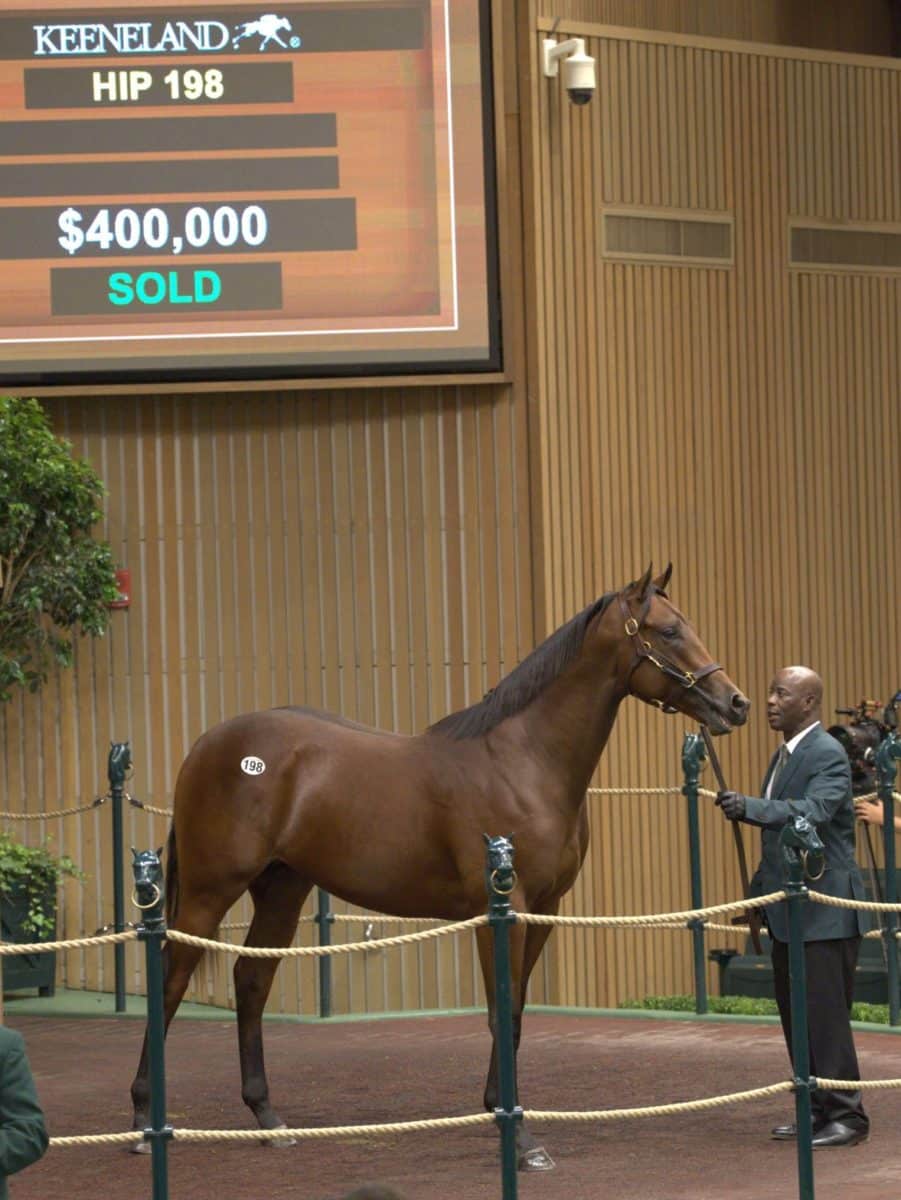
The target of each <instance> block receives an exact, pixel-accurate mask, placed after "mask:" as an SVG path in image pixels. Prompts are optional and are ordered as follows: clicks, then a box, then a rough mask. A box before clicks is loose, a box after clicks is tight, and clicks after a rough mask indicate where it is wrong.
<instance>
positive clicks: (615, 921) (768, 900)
mask: <svg viewBox="0 0 901 1200" xmlns="http://www.w3.org/2000/svg"><path fill="white" fill-rule="evenodd" d="M787 895H788V893H787V892H769V893H768V894H767V895H766V896H755V897H754V902H753V904H754V907H755V908H756V907H757V906H758V905H764V904H774V903H775V902H776V901H777V900H784V899H785V898H786V896H787ZM747 908H748V901H747V900H736V901H733V902H732V903H730V904H713V905H711V906H710V907H709V908H692V909H687V910H686V911H685V912H671V913H659V914H657V915H649V916H639V917H553V916H545V915H544V914H543V913H517V914H516V916H517V920H520V921H522V922H523V923H524V924H526V925H569V926H573V925H582V926H602V927H603V926H606V927H608V928H609V927H612V926H616V925H621V926H633V925H639V926H641V925H649V926H654V925H664V926H666V925H671V924H672V923H673V922H676V921H682V922H685V921H690V920H694V919H699V918H703V917H706V916H713V915H714V914H717V913H727V912H744V911H745V910H746V909H747ZM371 944H372V943H370V945H371Z"/></svg>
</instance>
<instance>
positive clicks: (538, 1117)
mask: <svg viewBox="0 0 901 1200" xmlns="http://www.w3.org/2000/svg"><path fill="white" fill-rule="evenodd" d="M794 1086H795V1085H794V1083H792V1082H791V1081H790V1080H788V1079H786V1080H783V1081H782V1083H771V1084H769V1085H768V1086H767V1087H761V1088H751V1090H750V1091H747V1092H730V1093H729V1094H728V1095H725V1096H708V1097H706V1099H703V1100H685V1101H682V1102H681V1103H679V1104H654V1105H651V1106H650V1107H648V1108H601V1109H596V1110H594V1111H592V1112H543V1111H538V1110H534V1109H529V1110H527V1111H526V1112H524V1113H523V1118H524V1119H525V1120H527V1121H620V1120H631V1119H632V1118H633V1117H666V1116H670V1115H671V1114H673V1113H684V1112H703V1111H704V1110H705V1109H708V1108H718V1107H719V1106H720V1105H722V1104H740V1103H742V1102H743V1101H746V1100H762V1099H765V1098H766V1097H768V1096H778V1095H780V1093H782V1092H790V1091H792V1090H793V1089H794Z"/></svg>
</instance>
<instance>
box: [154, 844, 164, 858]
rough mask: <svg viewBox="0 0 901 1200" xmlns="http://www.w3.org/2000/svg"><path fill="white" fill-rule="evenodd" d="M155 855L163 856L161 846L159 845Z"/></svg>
mask: <svg viewBox="0 0 901 1200" xmlns="http://www.w3.org/2000/svg"><path fill="white" fill-rule="evenodd" d="M156 856H157V858H162V857H163V847H162V846H160V847H159V849H158V850H157V852H156Z"/></svg>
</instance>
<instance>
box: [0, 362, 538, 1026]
mask: <svg viewBox="0 0 901 1200" xmlns="http://www.w3.org/2000/svg"><path fill="white" fill-rule="evenodd" d="M45 407H46V409H47V411H48V412H49V414H50V416H51V419H52V422H53V425H54V428H55V429H56V430H57V431H58V432H59V433H60V434H61V435H63V436H66V437H68V438H69V439H70V440H71V441H72V442H73V443H74V446H75V449H76V452H77V453H78V454H79V455H81V456H84V457H86V458H88V459H89V460H90V461H91V462H92V463H93V464H94V466H95V467H96V468H97V470H98V471H99V472H100V474H101V476H102V477H103V478H104V480H105V481H106V484H107V487H108V489H109V497H108V501H107V523H106V530H105V534H106V536H108V537H109V540H110V541H111V543H112V546H113V549H114V553H115V554H116V557H117V558H118V559H119V560H120V561H121V562H122V563H123V564H125V565H128V566H129V567H130V568H131V571H132V588H133V601H132V606H131V608H130V610H129V611H128V612H118V613H115V614H114V615H113V619H112V626H111V630H110V632H109V635H108V636H107V638H106V639H104V640H103V641H101V642H98V643H96V644H92V643H90V642H82V643H80V644H79V646H78V659H77V664H76V668H75V670H74V671H72V672H66V673H64V674H62V675H61V676H60V678H59V680H58V681H55V682H53V683H51V685H50V686H48V687H47V688H46V689H44V691H43V692H42V693H41V694H39V695H38V696H34V697H32V696H19V697H17V698H16V699H15V700H14V701H13V702H12V703H11V704H9V705H6V706H4V707H3V708H2V709H0V736H2V749H0V762H2V763H3V764H4V771H5V778H4V780H3V782H4V784H5V786H4V789H3V796H4V802H3V806H2V807H3V808H4V809H12V810H14V811H47V810H52V809H55V808H59V807H63V806H69V805H74V804H79V803H85V802H87V801H90V800H91V799H92V798H93V797H94V796H95V795H96V794H98V793H99V792H103V791H105V790H106V756H107V752H108V748H109V742H110V741H111V740H117V741H122V740H129V741H130V742H131V745H132V750H133V754H134V758H135V762H136V767H135V772H134V778H133V780H132V782H131V783H130V785H129V786H130V789H131V790H132V791H133V792H134V794H135V795H136V796H137V797H139V798H140V799H141V800H143V801H145V802H147V803H149V804H152V805H154V806H156V807H159V808H168V807H170V806H171V795H172V788H173V784H174V778H175V774H176V772H177V770H178V767H179V765H180V763H181V761H182V759H183V757H184V755H185V753H186V752H187V750H188V748H189V747H190V745H191V743H192V742H193V741H194V739H195V738H196V737H197V736H198V735H199V734H200V733H201V732H203V730H205V729H207V728H209V727H210V726H211V725H213V724H215V723H216V722H218V721H220V720H222V719H224V718H226V717H229V716H231V715H233V714H235V713H238V712H241V711H244V710H248V709H257V708H265V707H269V706H272V705H277V704H288V703H302V704H309V705H313V706H317V707H324V708H327V709H330V710H332V711H335V712H340V713H342V714H344V715H346V716H348V717H351V718H353V719H356V720H360V721H363V722H366V723H370V724H375V725H378V726H381V727H383V728H387V729H397V730H402V731H415V730H419V729H422V728H423V727H424V726H425V725H427V724H429V723H430V722H431V721H434V720H436V719H437V718H438V717H439V716H441V715H443V714H444V713H446V712H448V711H450V710H451V709H452V708H459V707H462V706H464V705H465V704H468V703H470V702H472V701H473V700H475V699H477V698H478V697H480V696H481V695H482V694H483V693H484V692H485V691H486V690H487V688H488V687H490V686H491V685H492V684H493V683H495V682H496V681H497V680H498V679H499V678H500V676H501V675H502V674H504V673H505V672H506V671H508V670H510V669H511V668H512V667H513V666H514V665H515V663H516V662H517V661H518V660H519V658H520V657H521V656H522V655H523V654H524V653H525V652H526V651H527V650H528V649H530V647H531V637H532V634H531V624H532V622H531V613H530V595H529V587H528V578H527V575H526V571H527V568H528V557H527V554H526V548H527V546H528V536H529V528H528V512H527V503H526V501H527V480H526V478H525V477H524V475H523V471H522V466H521V462H522V459H523V457H524V455H523V445H524V442H523V438H524V431H523V430H522V429H521V428H519V427H518V425H517V422H516V420H515V415H514V409H513V405H512V401H511V389H510V388H509V386H507V385H496V386H491V387H485V386H482V387H478V386H471V387H457V388H438V387H434V388H418V389H403V390H400V389H399V390H396V391H394V392H390V391H387V390H378V389H373V390H359V391H356V392H354V391H352V390H341V391H336V392H312V393H292V394H271V393H270V394H264V395H249V394H248V395H235V396H205V397H197V396H172V397H165V398H153V397H135V396H121V397H111V398H104V399H103V400H102V401H98V400H95V399H81V398H78V399H73V398H70V399H55V400H53V399H51V400H46V401H45ZM109 819H110V818H109V810H108V809H106V808H104V809H101V810H99V811H98V812H96V813H91V814H87V815H86V816H81V817H67V818H61V819H59V820H57V821H54V822H53V823H52V825H51V827H50V828H49V829H47V830H43V829H37V828H34V826H33V825H32V826H30V827H29V829H28V831H27V833H28V836H29V837H38V836H40V835H41V834H42V833H44V832H48V833H51V834H52V835H53V838H54V842H55V845H56V846H57V847H58V848H59V849H60V850H64V851H66V852H69V853H71V854H72V856H73V857H74V858H75V859H76V860H77V861H78V862H80V863H83V864H84V866H85V869H86V870H87V871H88V873H89V876H90V878H89V879H88V881H87V883H86V885H85V886H84V887H83V888H78V887H75V886H69V888H68V889H67V895H68V903H67V906H66V910H65V914H64V922H63V928H62V930H61V933H63V934H65V935H68V936H77V935H78V934H81V933H83V932H93V931H94V929H95V928H97V927H98V926H100V925H102V924H105V923H106V922H109V921H110V920H111V917H112V893H111V883H110V880H111V860H110V845H109ZM41 824H42V825H43V823H41ZM167 827H168V822H167V821H166V819H165V818H164V817H158V816H156V817H155V816H151V815H149V814H147V813H141V812H138V811H136V810H133V809H132V810H130V812H129V814H128V827H127V833H126V840H127V843H128V844H132V845H135V846H138V847H147V846H158V845H161V844H162V843H163V841H164V839H165V835H166V831H167ZM126 878H130V872H128V871H127V873H126ZM336 911H341V912H346V911H348V910H347V908H346V906H343V905H338V906H337V908H336ZM248 915H249V913H248V910H247V905H246V904H241V905H239V906H237V907H236V909H235V910H234V911H233V912H232V913H231V914H230V917H229V920H232V921H240V920H242V919H244V920H246V919H247V917H248ZM301 928H302V933H301V936H302V938H303V939H304V940H305V941H307V942H309V941H310V940H311V939H312V936H313V934H312V926H310V925H309V924H307V925H304V926H302V927H301ZM362 929H363V927H362V925H360V926H356V925H354V926H348V925H344V924H342V925H340V926H337V927H336V929H335V932H334V936H335V940H348V941H350V940H357V938H358V937H359V936H360V935H361V934H362ZM384 931H386V932H396V931H397V930H396V927H392V928H390V929H388V928H387V927H385V929H384ZM230 936H232V937H233V938H238V939H239V938H240V936H241V935H240V934H231V935H230ZM454 942H455V939H443V940H442V941H441V942H437V941H436V942H429V943H426V944H425V946H424V947H423V948H422V949H416V948H414V949H409V950H405V951H404V952H403V953H397V952H376V953H374V954H373V955H371V956H368V957H366V958H363V957H361V956H359V955H353V956H341V957H340V958H338V959H336V960H335V983H334V1002H335V1007H336V1011H342V1010H353V1011H364V1010H367V1011H381V1010H395V1009H401V1008H410V1009H420V1008H435V1007H460V1006H465V1005H471V1004H474V1003H477V1002H478V1000H479V996H480V990H479V989H480V986H481V985H480V983H479V981H478V979H477V975H478V967H477V962H476V958H475V955H474V952H473V947H472V945H471V943H470V941H469V940H466V941H462V940H461V941H460V943H459V944H458V945H455V944H454ZM300 961H301V960H294V962H293V963H292V964H290V965H288V964H286V965H284V966H283V967H282V969H281V971H280V972H279V978H278V983H277V985H276V987H275V989H274V995H273V1001H272V1007H274V1008H277V1009H279V1010H281V1011H290V1012H295V1011H304V1012H308V1013H309V1012H314V1011H316V1008H315V1004H316V994H315V970H314V967H313V966H312V965H307V963H306V960H303V963H304V965H300V966H298V965H296V964H297V963H298V962H300ZM128 962H129V987H130V990H131V989H135V990H137V989H139V988H140V986H141V964H140V960H139V956H138V954H137V951H135V950H134V948H133V947H129V960H128ZM231 966H232V962H231V960H228V961H226V960H224V959H223V958H221V957H220V956H216V957H210V958H209V961H208V962H207V964H206V967H205V969H202V970H201V971H199V972H198V974H197V976H196V977H195V983H194V986H193V991H192V993H191V995H192V996H193V998H195V999H203V1000H205V999H209V1000H213V1001H215V1002H217V1003H226V1002H229V1001H230V997H231ZM63 979H64V982H65V983H67V984H68V985H69V986H75V987H87V988H92V989H94V988H96V989H98V990H107V991H108V990H110V989H111V988H112V983H113V968H112V951H110V952H108V953H104V954H102V955H98V953H97V952H96V951H89V952H86V953H83V954H79V955H73V956H72V957H71V958H67V959H66V963H65V968H64V974H63Z"/></svg>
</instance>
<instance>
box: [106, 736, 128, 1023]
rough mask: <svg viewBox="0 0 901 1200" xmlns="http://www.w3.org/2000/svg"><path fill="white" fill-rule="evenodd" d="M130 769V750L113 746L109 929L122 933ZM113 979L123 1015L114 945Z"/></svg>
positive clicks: (119, 951)
mask: <svg viewBox="0 0 901 1200" xmlns="http://www.w3.org/2000/svg"><path fill="white" fill-rule="evenodd" d="M130 767H131V750H130V748H129V745H128V742H113V744H112V746H111V747H110V752H109V759H108V761H107V777H108V779H109V788H110V803H111V807H112V810H113V929H114V931H115V932H116V933H122V931H123V930H124V929H125V880H124V867H123V857H124V854H125V842H124V836H123V824H122V799H123V796H124V795H125V776H126V773H127V772H128V770H129V768H130ZM113 955H114V959H113V961H114V964H115V975H116V1012H117V1013H122V1012H125V946H124V945H123V944H122V943H121V942H117V943H116V945H115V946H114V947H113Z"/></svg>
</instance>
